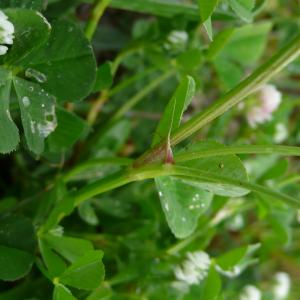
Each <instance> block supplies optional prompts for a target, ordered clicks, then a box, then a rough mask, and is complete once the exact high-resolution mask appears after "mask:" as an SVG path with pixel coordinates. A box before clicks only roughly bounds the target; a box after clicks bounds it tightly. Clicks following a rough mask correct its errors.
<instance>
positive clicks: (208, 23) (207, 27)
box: [203, 18, 213, 41]
mask: <svg viewBox="0 0 300 300" xmlns="http://www.w3.org/2000/svg"><path fill="white" fill-rule="evenodd" d="M203 27H204V29H205V31H206V33H207V36H208V38H209V39H210V40H211V41H212V40H213V28H212V23H211V18H208V19H207V20H206V21H205V22H204V23H203Z"/></svg>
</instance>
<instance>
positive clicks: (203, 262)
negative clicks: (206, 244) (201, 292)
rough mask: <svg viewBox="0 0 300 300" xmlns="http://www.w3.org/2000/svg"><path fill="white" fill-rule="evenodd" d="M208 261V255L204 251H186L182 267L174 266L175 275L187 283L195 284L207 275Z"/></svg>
mask: <svg viewBox="0 0 300 300" xmlns="http://www.w3.org/2000/svg"><path fill="white" fill-rule="evenodd" d="M210 263H211V261H210V257H209V255H208V254H207V253H206V252H203V251H197V252H193V253H188V254H187V260H186V261H184V263H183V265H182V267H180V266H177V267H176V268H175V277H176V278H177V280H179V281H183V282H185V283H187V284H189V285H192V284H197V283H199V282H201V281H202V280H203V279H204V278H205V277H206V276H207V274H208V270H209V267H210Z"/></svg>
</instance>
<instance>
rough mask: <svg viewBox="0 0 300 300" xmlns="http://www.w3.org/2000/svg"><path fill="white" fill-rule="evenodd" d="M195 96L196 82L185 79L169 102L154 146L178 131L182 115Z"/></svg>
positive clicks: (157, 130)
mask: <svg viewBox="0 0 300 300" xmlns="http://www.w3.org/2000/svg"><path fill="white" fill-rule="evenodd" d="M194 94H195V81H194V79H193V78H192V77H190V76H187V77H186V78H184V79H183V80H182V81H181V83H180V85H179V86H178V88H177V89H176V91H175V93H174V95H173V96H172V98H171V100H170V101H169V103H168V105H167V107H166V109H165V111H164V114H163V116H162V118H161V119H160V122H159V124H158V126H157V129H156V131H155V134H154V138H153V143H152V146H155V145H156V144H158V143H159V142H160V141H161V140H162V139H164V138H166V137H167V136H168V134H171V133H172V132H173V131H174V130H176V129H177V128H178V127H179V125H180V122H181V118H182V114H183V112H184V111H185V110H186V108H187V107H188V105H189V104H190V102H191V101H192V98H193V96H194Z"/></svg>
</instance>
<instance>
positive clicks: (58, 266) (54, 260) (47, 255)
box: [39, 239, 67, 278]
mask: <svg viewBox="0 0 300 300" xmlns="http://www.w3.org/2000/svg"><path fill="white" fill-rule="evenodd" d="M39 249H40V252H41V255H42V257H43V261H44V263H45V265H46V267H47V270H48V272H49V275H50V277H51V278H55V277H58V276H60V275H61V274H62V273H63V272H64V271H65V270H66V269H67V265H66V263H65V261H64V260H63V259H62V258H61V257H60V256H59V255H57V254H56V253H55V252H54V251H53V250H52V249H51V247H50V246H49V245H48V244H47V242H45V241H44V240H42V239H40V240H39Z"/></svg>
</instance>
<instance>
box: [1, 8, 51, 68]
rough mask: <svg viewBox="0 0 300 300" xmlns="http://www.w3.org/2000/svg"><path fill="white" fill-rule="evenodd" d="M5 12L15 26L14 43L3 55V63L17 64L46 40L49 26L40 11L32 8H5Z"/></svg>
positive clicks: (49, 29)
mask: <svg viewBox="0 0 300 300" xmlns="http://www.w3.org/2000/svg"><path fill="white" fill-rule="evenodd" d="M5 14H7V16H8V17H9V20H10V21H11V22H12V23H13V24H14V27H15V34H14V35H15V38H14V43H13V45H12V47H11V49H10V50H9V52H8V53H7V55H5V63H6V64H9V65H14V66H19V65H20V64H21V63H22V61H23V59H25V58H26V57H27V56H28V55H29V54H30V53H32V51H34V50H35V49H37V48H39V47H40V46H41V45H42V44H44V43H45V42H46V41H47V39H48V37H49V33H50V31H51V26H50V24H49V23H48V21H47V20H46V19H45V18H44V17H43V16H42V15H41V14H40V13H38V12H35V11H32V10H27V9H21V8H20V9H17V8H16V9H6V10H5Z"/></svg>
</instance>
